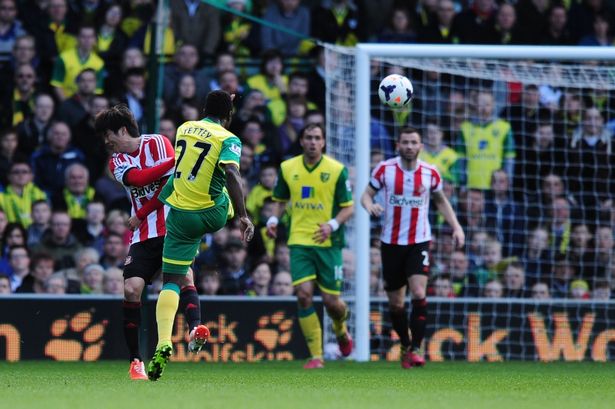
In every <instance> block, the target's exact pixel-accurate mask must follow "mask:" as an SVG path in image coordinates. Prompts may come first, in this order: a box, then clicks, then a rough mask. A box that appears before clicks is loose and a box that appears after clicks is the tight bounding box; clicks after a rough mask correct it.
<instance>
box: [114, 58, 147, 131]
mask: <svg viewBox="0 0 615 409" xmlns="http://www.w3.org/2000/svg"><path fill="white" fill-rule="evenodd" d="M145 85H146V84H145V70H143V69H142V68H131V69H129V70H126V72H125V73H124V92H123V94H122V95H121V97H120V101H119V102H120V103H124V104H126V105H128V108H130V110H131V111H132V113H133V114H134V116H135V119H136V120H137V123H138V124H139V126H140V127H142V126H143V125H144V123H145V105H146V95H145V91H146V90H145Z"/></svg>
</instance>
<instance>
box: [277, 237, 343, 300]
mask: <svg viewBox="0 0 615 409" xmlns="http://www.w3.org/2000/svg"><path fill="white" fill-rule="evenodd" d="M289 247H290V272H291V275H292V278H293V285H299V284H301V283H304V282H306V281H311V280H316V283H317V284H318V286H319V287H320V290H321V291H323V292H325V293H328V294H335V295H339V294H340V293H341V291H342V282H343V279H344V272H343V269H342V249H340V248H338V247H308V246H289Z"/></svg>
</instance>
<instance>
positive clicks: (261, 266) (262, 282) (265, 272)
mask: <svg viewBox="0 0 615 409" xmlns="http://www.w3.org/2000/svg"><path fill="white" fill-rule="evenodd" d="M270 283H271V269H270V268H269V264H267V263H258V264H257V265H256V267H254V268H253V269H252V272H251V273H250V279H249V280H248V282H247V290H246V295H249V296H257V297H260V296H265V295H269V284H270Z"/></svg>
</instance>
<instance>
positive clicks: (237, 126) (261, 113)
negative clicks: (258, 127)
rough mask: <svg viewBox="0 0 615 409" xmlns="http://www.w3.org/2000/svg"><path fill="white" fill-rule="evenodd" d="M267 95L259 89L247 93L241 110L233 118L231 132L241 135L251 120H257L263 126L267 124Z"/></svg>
mask: <svg viewBox="0 0 615 409" xmlns="http://www.w3.org/2000/svg"><path fill="white" fill-rule="evenodd" d="M266 102H267V101H266V99H265V95H264V94H263V92H262V91H260V90H257V89H250V90H248V91H247V92H246V96H245V97H244V100H243V104H241V107H240V108H239V110H238V111H237V112H236V113H235V115H234V116H233V121H231V125H230V126H231V127H230V130H231V132H233V133H234V134H236V135H239V134H241V131H242V130H243V128H244V126H245V123H246V122H247V121H248V120H251V119H253V118H254V119H257V120H258V121H259V122H260V123H261V124H265V122H266V121H267V120H268V119H267V118H266V111H267V104H266Z"/></svg>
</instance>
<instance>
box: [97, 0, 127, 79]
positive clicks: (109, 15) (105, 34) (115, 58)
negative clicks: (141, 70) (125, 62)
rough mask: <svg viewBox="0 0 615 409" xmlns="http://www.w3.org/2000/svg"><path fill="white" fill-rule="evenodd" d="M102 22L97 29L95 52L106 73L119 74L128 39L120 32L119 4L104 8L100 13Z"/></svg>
mask: <svg viewBox="0 0 615 409" xmlns="http://www.w3.org/2000/svg"><path fill="white" fill-rule="evenodd" d="M100 14H101V15H102V16H103V17H102V22H101V23H100V25H99V27H98V38H97V40H96V50H97V51H98V54H99V55H100V58H102V59H103V60H104V61H105V66H106V69H107V72H108V73H109V74H111V73H119V72H120V64H121V60H122V54H123V52H124V50H125V49H126V46H127V45H128V37H127V36H126V34H125V33H124V31H122V28H121V27H120V23H121V22H122V17H123V16H122V14H123V12H122V7H121V5H120V4H118V3H115V2H110V3H108V4H106V5H105V6H104V10H101V13H100Z"/></svg>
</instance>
